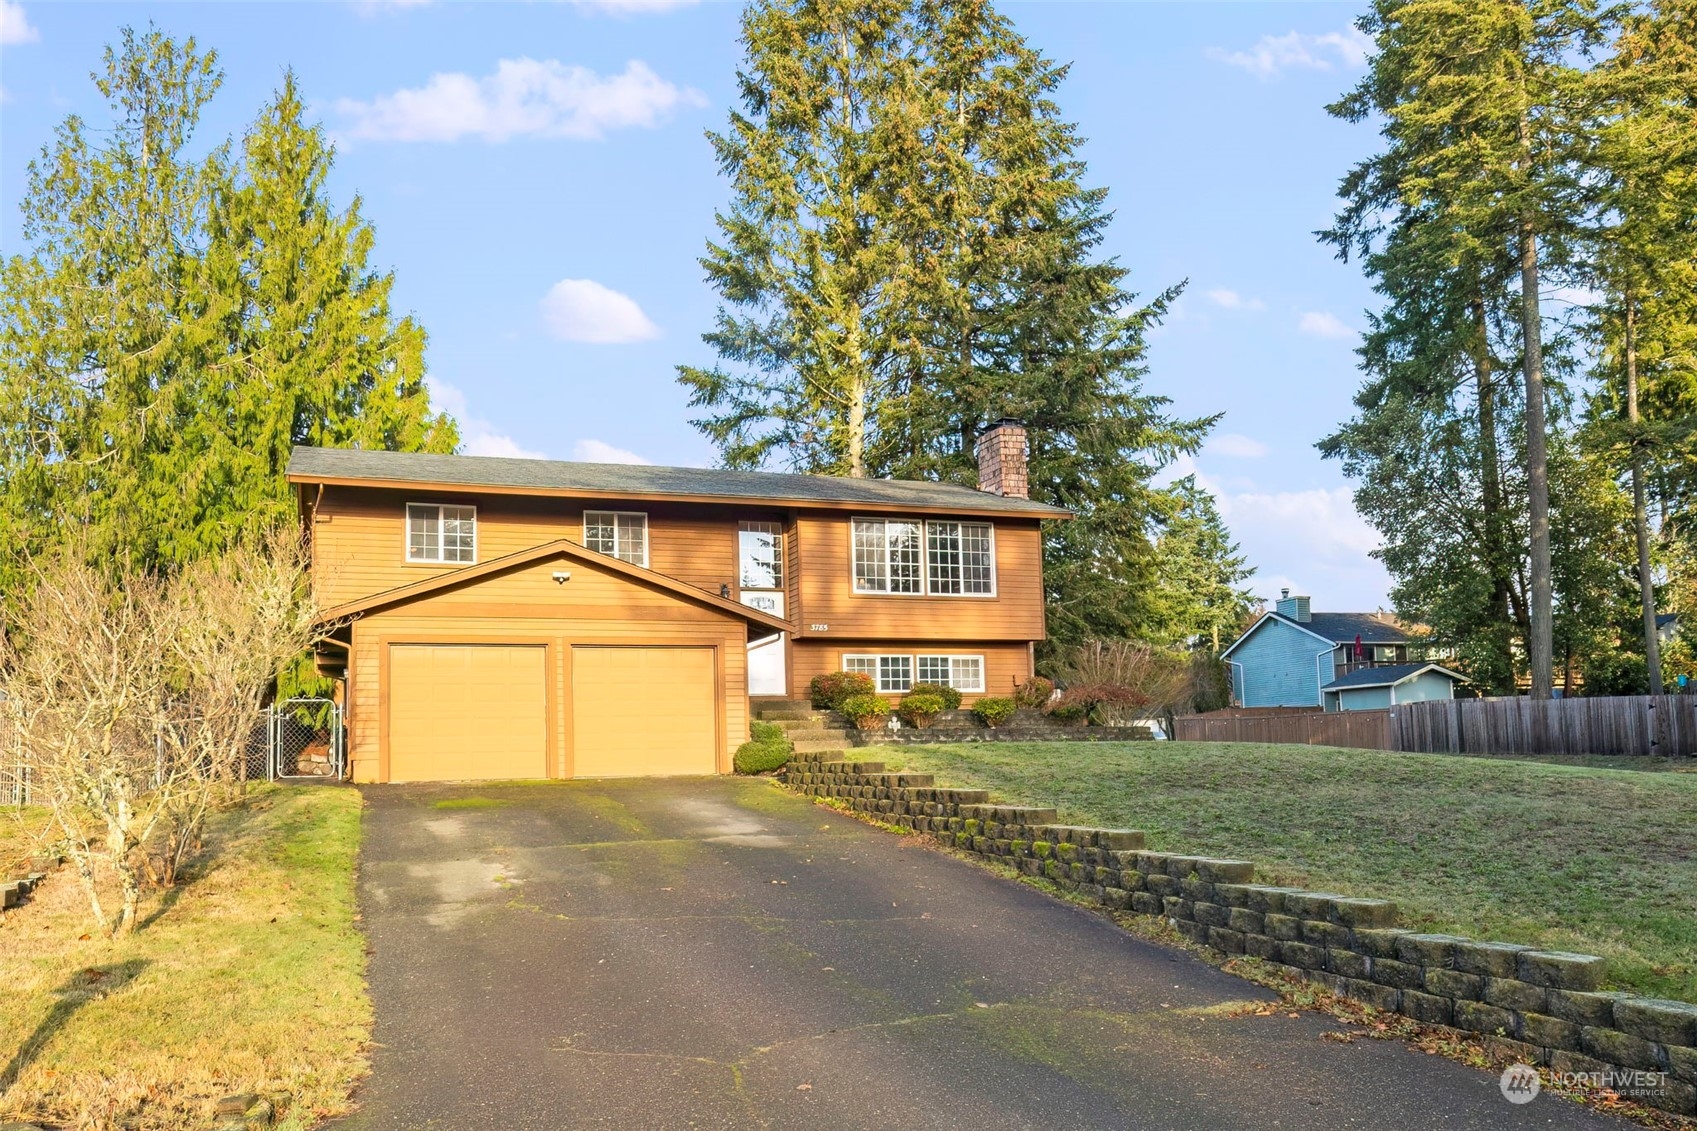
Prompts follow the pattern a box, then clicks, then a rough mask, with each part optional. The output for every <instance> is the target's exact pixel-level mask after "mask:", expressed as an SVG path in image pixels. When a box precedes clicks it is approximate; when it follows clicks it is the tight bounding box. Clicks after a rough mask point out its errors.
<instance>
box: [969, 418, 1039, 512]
mask: <svg viewBox="0 0 1697 1131" xmlns="http://www.w3.org/2000/svg"><path fill="white" fill-rule="evenodd" d="M978 489H979V490H980V491H987V492H989V493H990V494H992V495H1001V496H1002V497H1003V498H1008V499H1029V498H1030V497H1031V488H1030V485H1029V484H1028V483H1027V481H1026V478H1025V425H1024V424H1021V423H1020V422H1019V421H1017V420H1012V419H1009V418H1008V417H1003V418H1002V419H1000V420H998V421H996V423H995V424H993V425H992V426H991V427H990V430H989V431H988V432H986V433H984V435H982V436H980V437H978Z"/></svg>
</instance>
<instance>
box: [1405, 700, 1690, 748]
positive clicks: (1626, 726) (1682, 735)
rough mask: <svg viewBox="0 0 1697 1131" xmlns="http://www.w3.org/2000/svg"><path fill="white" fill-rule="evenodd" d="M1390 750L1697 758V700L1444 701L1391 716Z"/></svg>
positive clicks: (1415, 705) (1408, 707)
mask: <svg viewBox="0 0 1697 1131" xmlns="http://www.w3.org/2000/svg"><path fill="white" fill-rule="evenodd" d="M1390 737H1391V742H1392V744H1391V745H1389V746H1387V747H1386V749H1391V750H1424V751H1432V752H1436V753H1450V754H1627V755H1654V756H1657V757H1662V758H1669V757H1673V756H1675V755H1693V754H1697V696H1690V695H1607V696H1598V697H1596V698H1594V699H1548V700H1542V701H1537V702H1534V701H1533V700H1531V699H1522V698H1512V699H1511V698H1501V699H1440V700H1433V701H1431V702H1426V703H1405V704H1402V705H1401V706H1398V707H1395V708H1393V709H1392V710H1391V736H1390Z"/></svg>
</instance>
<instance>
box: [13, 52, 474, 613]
mask: <svg viewBox="0 0 1697 1131" xmlns="http://www.w3.org/2000/svg"><path fill="white" fill-rule="evenodd" d="M220 80H221V74H220V72H219V70H218V68H217V62H216V57H215V55H214V54H213V53H212V52H206V53H202V52H200V50H199V48H198V47H197V45H196V44H195V42H194V40H192V39H191V40H188V41H186V42H185V43H183V44H181V45H179V44H177V43H176V42H174V41H173V40H171V39H170V38H168V37H166V36H165V35H163V34H162V33H160V32H159V31H157V30H153V29H150V30H149V31H148V32H147V33H145V34H139V35H138V34H136V33H135V32H132V31H130V30H125V32H124V33H123V37H122V40H121V42H120V44H119V45H118V46H117V47H115V48H111V49H108V51H107V52H106V58H105V73H104V75H103V76H102V77H100V78H98V79H97V80H96V82H97V85H98V87H99V89H100V91H101V93H102V94H103V95H104V96H105V97H106V98H107V100H108V101H109V103H110V105H111V107H112V110H113V117H114V122H113V125H112V128H111V129H109V130H102V131H91V130H90V129H89V128H88V127H87V126H86V125H85V123H84V122H83V121H82V120H81V119H80V118H78V117H76V116H74V115H73V116H71V117H69V118H67V119H66V120H65V122H64V123H63V124H62V125H61V126H60V128H59V131H58V135H57V138H56V140H55V142H54V144H53V145H52V146H51V147H50V148H44V150H43V152H42V155H41V157H40V158H39V159H38V160H36V161H34V162H32V163H31V164H30V167H29V179H28V191H27V192H26V193H25V195H24V202H23V210H24V235H25V238H26V240H27V241H28V242H29V244H30V250H29V252H28V253H27V254H24V255H17V256H13V257H11V258H10V259H8V260H7V261H6V263H5V264H4V268H3V270H4V294H5V304H4V308H3V309H0V482H3V485H4V491H3V492H0V537H3V538H4V547H5V548H4V551H3V552H0V585H7V584H13V583H16V582H17V581H18V579H19V578H20V577H21V573H20V571H19V569H18V566H19V563H20V561H21V557H22V555H24V554H30V553H40V552H41V551H42V550H44V549H46V548H48V547H49V546H51V545H53V544H55V542H56V541H57V540H58V539H59V538H61V537H62V536H63V534H64V530H65V524H66V523H72V524H75V525H79V526H83V527H86V528H88V531H89V534H90V536H91V538H92V542H91V545H92V547H93V548H95V549H96V551H97V552H101V553H104V554H106V555H108V556H109V557H110V558H111V559H112V560H114V561H124V562H128V563H130V564H133V565H135V566H138V567H141V568H144V569H153V568H172V567H175V566H178V565H181V564H182V563H184V562H186V561H188V560H191V559H192V558H195V557H197V556H200V555H202V554H205V553H209V552H213V551H216V550H218V549H220V548H222V547H224V546H226V545H228V544H230V542H231V541H232V540H234V539H236V538H238V537H240V536H241V535H242V534H243V533H244V532H245V531H246V530H248V529H249V528H251V527H252V526H253V525H255V524H262V523H265V522H268V521H274V520H276V519H277V518H279V517H281V516H283V515H286V514H287V513H289V494H288V489H287V486H286V484H285V483H284V481H283V478H282V469H283V463H284V462H285V461H286V459H287V453H288V448H289V446H290V445H291V444H292V443H312V442H326V443H343V444H361V445H367V446H373V447H396V448H403V449H405V448H415V449H426V450H435V451H447V450H452V448H453V447H454V445H455V442H456V441H455V431H454V427H453V423H452V421H451V420H449V419H447V418H445V417H438V416H433V415H432V414H431V413H430V410H429V405H428V402H427V399H426V396H425V393H424V389H423V385H422V370H423V360H422V351H423V334H422V332H421V331H420V330H419V328H418V327H417V326H416V325H415V324H414V323H413V322H412V321H411V320H410V319H399V320H397V319H395V318H394V317H393V316H392V315H391V314H390V312H389V309H388V294H389V290H390V286H391V279H390V278H389V277H388V276H386V275H379V274H376V273H375V272H373V271H371V270H370V268H369V267H368V266H367V257H368V255H369V253H370V250H371V245H372V233H371V229H370V227H369V226H368V225H367V224H365V222H364V221H363V220H362V219H361V218H360V217H359V214H358V205H357V202H356V204H355V205H354V207H352V208H350V209H349V210H347V211H346V212H343V213H340V214H338V213H336V212H335V211H334V210H333V209H332V208H331V207H330V206H329V204H328V203H327V202H326V200H325V199H324V195H323V184H324V180H325V176H326V174H327V172H328V170H329V167H330V162H331V159H332V154H331V152H330V151H329V150H328V149H327V148H326V147H325V146H324V144H323V140H322V137H321V136H320V134H319V131H318V130H317V129H316V128H308V127H306V126H304V125H303V123H302V121H301V102H300V97H299V94H298V92H297V90H296V88H295V84H294V80H293V78H292V76H291V77H290V78H289V79H288V80H287V81H286V82H285V84H284V87H283V89H282V91H280V92H279V94H278V96H277V99H276V101H275V102H274V104H273V105H272V106H271V107H270V108H269V109H268V110H267V112H266V114H265V115H264V116H262V118H261V120H260V121H259V122H258V123H256V124H255V126H254V127H253V129H252V130H251V131H250V133H249V134H248V136H247V137H246V138H245V139H244V143H243V145H242V148H241V160H240V162H239V164H237V163H235V162H232V160H231V156H230V146H229V145H228V144H225V145H221V146H218V147H216V148H215V149H214V150H213V151H212V152H211V153H210V154H209V155H208V156H206V157H204V158H200V159H198V160H191V159H190V158H189V157H188V156H187V154H188V153H189V152H190V147H191V143H192V140H193V137H194V133H195V129H196V127H197V125H198V122H199V118H200V114H201V112H202V110H203V109H204V108H205V106H206V104H207V103H208V101H209V100H210V99H211V98H212V97H213V95H214V94H215V92H216V91H217V88H218V86H219V83H220ZM91 134H92V135H94V136H97V137H100V139H101V140H100V141H98V142H96V141H93V140H91ZM102 135H103V136H102Z"/></svg>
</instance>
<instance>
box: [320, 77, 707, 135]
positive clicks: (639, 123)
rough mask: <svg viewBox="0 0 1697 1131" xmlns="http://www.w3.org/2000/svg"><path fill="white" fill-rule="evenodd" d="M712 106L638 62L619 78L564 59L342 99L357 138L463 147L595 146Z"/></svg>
mask: <svg viewBox="0 0 1697 1131" xmlns="http://www.w3.org/2000/svg"><path fill="white" fill-rule="evenodd" d="M704 102H705V99H703V98H702V96H701V95H700V94H699V93H698V92H696V91H693V90H689V89H686V88H682V87H678V86H674V85H673V84H672V83H669V82H667V81H666V80H665V79H663V78H661V77H660V76H659V75H657V74H655V73H654V72H653V70H651V69H650V68H649V66H648V64H646V63H643V62H641V61H640V60H635V59H633V60H632V61H631V62H629V63H628V64H626V65H625V69H624V70H623V71H622V72H620V73H619V74H616V75H606V76H603V75H599V74H597V73H596V72H594V71H592V70H590V69H589V68H588V67H579V66H567V65H566V64H564V63H561V62H560V61H559V60H557V59H548V60H542V61H538V60H536V59H502V60H501V61H500V62H499V63H497V64H496V65H495V73H494V74H491V75H487V76H485V77H483V78H475V77H473V76H471V75H467V74H461V73H458V72H453V73H448V74H435V75H432V76H430V81H429V82H428V83H427V84H425V85H424V86H422V87H417V88H414V89H410V90H397V91H395V92H394V93H393V94H383V95H379V96H377V97H376V98H374V99H372V100H371V101H370V102H361V101H358V100H357V99H352V98H343V99H340V100H338V101H337V103H336V111H337V113H339V114H341V115H343V117H345V118H346V119H347V121H348V124H347V127H346V128H345V129H344V130H343V131H341V132H342V133H343V134H344V136H347V137H351V138H370V139H374V140H381V141H458V140H459V139H461V138H463V137H478V138H482V139H483V140H484V141H487V142H503V141H507V140H508V139H510V138H514V137H545V138H572V139H575V140H595V139H598V138H601V137H604V136H605V135H606V134H607V132H608V131H610V130H616V129H623V128H627V127H633V126H634V127H642V128H650V127H653V126H656V125H659V124H660V122H661V121H663V120H664V119H665V118H666V117H667V116H668V115H669V114H670V113H671V112H672V111H673V110H676V109H677V108H678V107H680V106H697V105H702V104H704Z"/></svg>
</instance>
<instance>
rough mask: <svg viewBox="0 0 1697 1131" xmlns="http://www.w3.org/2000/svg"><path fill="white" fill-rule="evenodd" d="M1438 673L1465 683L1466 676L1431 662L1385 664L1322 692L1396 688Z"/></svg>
mask: <svg viewBox="0 0 1697 1131" xmlns="http://www.w3.org/2000/svg"><path fill="white" fill-rule="evenodd" d="M1429 671H1432V672H1437V673H1439V674H1440V675H1446V676H1448V677H1450V678H1451V679H1454V680H1460V681H1465V680H1466V679H1467V677H1466V676H1464V675H1462V674H1461V673H1460V672H1452V671H1450V670H1449V669H1448V668H1446V667H1444V666H1443V665H1441V664H1434V663H1430V662H1426V663H1415V664H1385V665H1384V666H1383V667H1373V668H1357V669H1355V670H1354V671H1352V672H1350V673H1349V674H1348V675H1342V676H1339V677H1338V678H1337V679H1334V680H1332V682H1330V683H1328V684H1326V686H1324V687H1322V688H1321V689H1320V690H1321V691H1344V690H1347V689H1349V688H1352V687H1395V686H1396V685H1397V684H1399V683H1407V682H1408V681H1409V680H1411V679H1413V678H1414V677H1415V676H1418V675H1420V674H1421V673H1422V672H1429Z"/></svg>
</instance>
